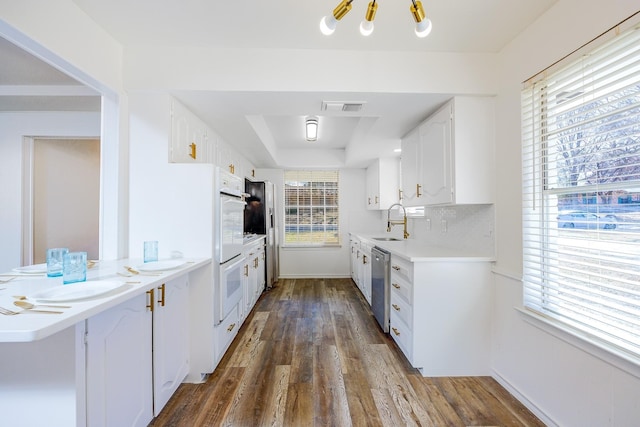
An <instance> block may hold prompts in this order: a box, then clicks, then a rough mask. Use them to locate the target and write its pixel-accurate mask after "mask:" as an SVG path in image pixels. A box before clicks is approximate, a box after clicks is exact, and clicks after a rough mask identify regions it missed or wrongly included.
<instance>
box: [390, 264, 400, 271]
mask: <svg viewBox="0 0 640 427" xmlns="http://www.w3.org/2000/svg"><path fill="white" fill-rule="evenodd" d="M391 268H393V269H394V270H395V271H400V266H398V265H393V266H391Z"/></svg>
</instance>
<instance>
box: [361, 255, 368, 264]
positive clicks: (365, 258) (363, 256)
mask: <svg viewBox="0 0 640 427" xmlns="http://www.w3.org/2000/svg"><path fill="white" fill-rule="evenodd" d="M362 263H363V264H366V263H367V256H366V255H362Z"/></svg>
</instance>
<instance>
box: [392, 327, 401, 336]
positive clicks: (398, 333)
mask: <svg viewBox="0 0 640 427" xmlns="http://www.w3.org/2000/svg"><path fill="white" fill-rule="evenodd" d="M391 330H392V331H393V333H394V334H396V335H400V331H399V330H397V329H396V328H391Z"/></svg>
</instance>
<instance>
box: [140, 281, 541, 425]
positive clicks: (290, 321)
mask: <svg viewBox="0 0 640 427" xmlns="http://www.w3.org/2000/svg"><path fill="white" fill-rule="evenodd" d="M313 425H316V426H340V427H342V426H350V425H354V426H405V425H406V426H410V425H411V426H413V425H417V426H543V425H544V424H543V423H542V422H540V421H539V420H538V419H537V418H536V417H535V416H534V415H533V414H532V413H531V412H529V411H528V410H527V409H526V408H525V407H524V406H522V405H521V404H520V403H519V402H518V401H517V400H516V399H515V398H514V397H513V396H511V395H510V394H509V393H508V392H507V391H506V390H505V389H504V388H502V387H501V386H500V385H499V384H498V383H497V382H496V381H495V380H493V379H492V378H490V377H456V378H453V377H443V378H423V377H422V376H421V375H420V374H419V372H418V371H417V370H415V369H413V368H412V367H411V366H410V365H409V363H408V362H407V360H406V359H405V358H404V356H403V355H402V353H401V352H400V351H399V350H398V348H397V347H396V346H395V344H394V342H393V340H392V339H391V338H390V337H389V336H388V335H385V334H383V333H382V331H381V329H380V328H379V327H378V324H377V323H376V321H375V319H374V318H373V315H372V313H371V311H370V310H369V307H368V305H367V303H366V301H365V300H364V298H363V297H362V295H361V294H360V291H359V290H358V289H357V287H356V286H355V284H354V283H353V282H352V281H351V279H295V280H294V279H290V280H287V279H283V280H280V282H279V283H278V284H277V285H276V286H275V287H274V288H273V289H272V290H270V291H267V292H265V293H264V294H263V295H262V297H261V298H260V300H259V301H258V303H257V304H256V307H255V308H254V310H253V311H252V313H251V314H250V315H249V318H248V319H247V320H246V321H245V324H244V325H243V327H242V329H241V330H240V332H239V334H238V336H237V337H236V339H235V341H234V342H233V344H232V345H231V348H230V349H229V351H227V353H226V354H225V356H224V358H223V360H222V361H221V362H220V364H219V366H218V368H217V369H216V371H215V372H214V373H213V374H212V375H211V376H210V377H209V378H208V379H207V381H206V382H205V383H203V384H182V385H181V386H180V387H179V388H178V390H177V392H176V393H175V395H174V396H173V397H172V398H171V400H170V401H169V402H168V403H167V405H166V407H165V408H164V409H163V411H162V412H161V414H160V415H159V416H158V417H157V418H156V419H155V420H154V421H153V422H152V424H151V426H154V427H160V426H242V427H245V426H246V427H248V426H251V427H253V426H313Z"/></svg>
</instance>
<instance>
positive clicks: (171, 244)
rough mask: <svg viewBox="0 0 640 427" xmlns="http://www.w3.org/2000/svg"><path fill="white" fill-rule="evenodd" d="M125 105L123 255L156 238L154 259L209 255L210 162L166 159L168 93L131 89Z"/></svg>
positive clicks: (132, 254) (139, 255)
mask: <svg viewBox="0 0 640 427" xmlns="http://www.w3.org/2000/svg"><path fill="white" fill-rule="evenodd" d="M129 106H130V112H131V117H130V124H129V128H130V136H129V140H130V168H131V170H130V177H131V178H130V190H129V191H130V195H131V200H130V201H129V205H130V213H129V236H130V237H129V256H130V257H131V258H138V259H140V260H142V248H143V242H144V241H145V240H157V241H158V257H159V258H160V259H166V258H170V257H171V252H173V251H179V252H181V253H182V254H183V255H184V256H185V257H205V258H211V257H213V221H214V218H213V197H214V192H213V191H214V190H213V188H214V187H213V173H214V165H212V164H204V163H199V164H196V163H194V164H183V163H169V140H170V137H171V116H170V107H171V98H170V96H169V95H167V94H158V93H133V94H131V95H130V102H129Z"/></svg>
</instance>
